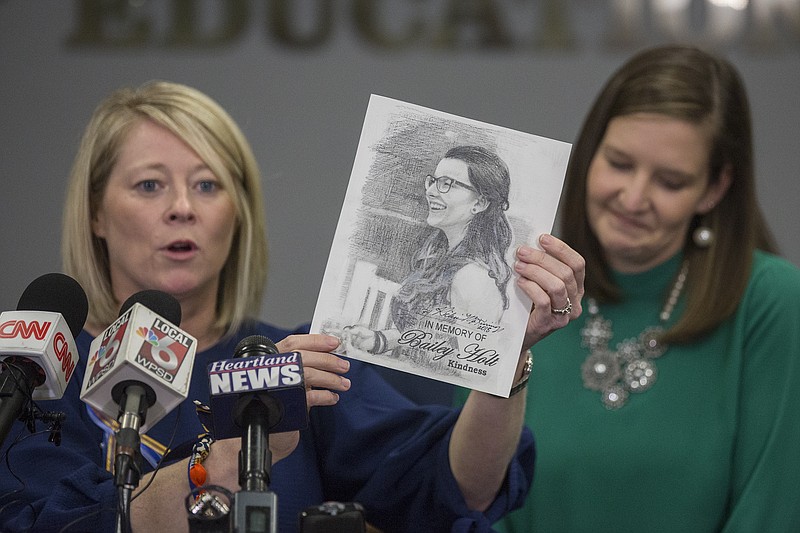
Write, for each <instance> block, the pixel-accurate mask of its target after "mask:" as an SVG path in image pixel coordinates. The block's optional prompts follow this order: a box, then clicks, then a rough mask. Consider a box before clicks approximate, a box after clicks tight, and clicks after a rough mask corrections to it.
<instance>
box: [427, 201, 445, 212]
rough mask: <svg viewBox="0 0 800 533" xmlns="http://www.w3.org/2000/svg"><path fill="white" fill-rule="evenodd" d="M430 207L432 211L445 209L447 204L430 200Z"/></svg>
mask: <svg viewBox="0 0 800 533" xmlns="http://www.w3.org/2000/svg"><path fill="white" fill-rule="evenodd" d="M428 208H429V209H430V210H431V211H443V210H445V209H447V206H446V205H444V204H441V203H439V202H428Z"/></svg>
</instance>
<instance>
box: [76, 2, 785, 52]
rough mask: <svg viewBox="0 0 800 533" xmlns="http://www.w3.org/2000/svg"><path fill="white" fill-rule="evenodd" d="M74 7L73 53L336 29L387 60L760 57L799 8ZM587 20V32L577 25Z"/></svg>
mask: <svg viewBox="0 0 800 533" xmlns="http://www.w3.org/2000/svg"><path fill="white" fill-rule="evenodd" d="M74 5H75V10H74V13H75V21H74V26H73V30H72V31H71V32H70V33H69V35H67V37H66V44H67V45H68V46H71V47H82V48H112V49H113V48H126V49H136V48H200V49H208V48H215V47H221V46H230V45H232V44H235V43H236V42H238V41H239V40H241V39H242V37H243V36H244V35H245V34H246V33H247V32H249V31H253V30H254V29H255V30H258V31H263V32H265V34H266V35H265V46H268V45H269V43H274V44H277V45H280V46H284V47H287V48H295V49H302V50H307V51H313V50H317V49H321V48H323V47H325V46H328V45H330V44H331V43H332V42H333V39H334V37H335V36H336V33H337V32H344V31H349V32H353V38H354V39H355V40H356V41H359V42H361V43H363V45H364V46H365V47H367V48H374V49H390V50H394V51H398V50H400V51H402V50H406V49H407V50H411V49H417V50H418V49H420V48H431V49H445V50H475V49H504V50H557V49H561V50H569V49H579V48H587V47H598V46H599V47H605V48H615V49H619V48H630V49H635V48H639V47H641V46H644V45H647V44H651V43H655V42H659V41H665V40H681V41H688V42H696V43H698V44H704V45H711V46H715V45H724V46H728V47H731V46H739V47H742V48H745V49H751V50H759V51H770V50H772V51H775V50H780V49H787V48H797V47H798V45H800V0H605V1H603V0H593V1H591V2H584V1H578V0H573V1H565V0H216V1H213V2H212V1H209V0H164V1H163V2H147V1H145V0H75V1H74ZM256 15H258V16H259V17H258V18H261V17H265V18H266V20H265V21H264V20H260V21H259V20H256ZM587 20H591V21H593V22H592V23H593V27H592V28H589V27H581V24H580V21H587ZM584 24H585V23H584ZM594 26H596V27H594ZM597 28H600V33H599V36H598V35H597ZM595 41H599V42H595Z"/></svg>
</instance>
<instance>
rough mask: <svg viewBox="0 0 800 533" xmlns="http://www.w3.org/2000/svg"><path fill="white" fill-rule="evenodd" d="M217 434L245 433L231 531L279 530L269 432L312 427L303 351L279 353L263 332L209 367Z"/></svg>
mask: <svg viewBox="0 0 800 533" xmlns="http://www.w3.org/2000/svg"><path fill="white" fill-rule="evenodd" d="M208 371H209V391H210V396H211V413H212V418H213V432H214V437H215V438H218V439H219V438H230V437H234V436H241V439H242V448H241V450H240V452H239V485H240V486H241V488H242V490H240V491H239V492H237V493H236V494H235V495H234V498H233V504H232V510H231V515H230V519H231V527H232V531H239V532H242V533H250V532H256V531H258V532H272V531H277V523H278V504H277V496H276V495H275V493H273V492H271V491H270V490H269V476H270V468H271V463H272V454H271V452H270V450H269V433H278V432H282V431H293V430H299V429H305V428H306V427H308V408H307V401H306V389H305V383H304V379H303V378H304V377H303V361H302V358H301V356H300V352H289V353H278V349H277V347H276V346H275V343H274V342H272V341H271V340H270V339H268V338H267V337H264V336H263V335H251V336H249V337H246V338H244V339H242V340H241V341H240V342H239V344H238V345H237V346H236V348H235V349H234V358H233V359H228V360H225V361H217V362H214V363H211V364H210V365H208Z"/></svg>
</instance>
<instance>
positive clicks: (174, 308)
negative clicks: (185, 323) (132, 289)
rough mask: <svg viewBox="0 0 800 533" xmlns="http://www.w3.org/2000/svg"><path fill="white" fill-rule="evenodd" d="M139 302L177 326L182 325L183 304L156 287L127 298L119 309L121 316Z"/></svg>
mask: <svg viewBox="0 0 800 533" xmlns="http://www.w3.org/2000/svg"><path fill="white" fill-rule="evenodd" d="M137 303H138V304H142V305H143V306H145V307H146V308H148V309H150V310H151V311H153V312H154V313H155V314H157V315H160V316H161V317H163V318H165V319H167V320H169V321H170V322H172V323H173V324H175V325H176V326H180V325H181V304H180V302H179V301H178V300H177V299H176V298H175V297H174V296H171V295H169V294H167V293H166V292H164V291H159V290H156V289H148V290H145V291H139V292H137V293H136V294H134V295H132V296H131V297H130V298H128V299H127V300H125V303H123V304H122V307H120V309H119V316H122V315H123V314H124V313H125V311H127V310H128V309H130V308H131V307H133V305H134V304H137Z"/></svg>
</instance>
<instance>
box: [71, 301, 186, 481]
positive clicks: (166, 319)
mask: <svg viewBox="0 0 800 533" xmlns="http://www.w3.org/2000/svg"><path fill="white" fill-rule="evenodd" d="M180 321H181V306H180V303H179V302H178V301H177V300H176V299H175V298H174V297H172V296H170V295H169V294H167V293H165V292H162V291H157V290H146V291H140V292H137V293H136V294H134V295H133V296H131V297H130V298H128V299H127V300H126V301H125V303H123V304H122V307H121V308H120V314H119V318H117V320H115V321H114V322H113V323H112V324H111V325H110V326H109V327H108V328H106V330H105V331H103V333H102V334H100V335H98V336H97V337H96V338H95V339H94V341H93V342H92V346H91V348H90V350H89V353H90V359H89V364H87V365H86V376H85V378H84V381H83V390H82V391H81V399H82V400H83V401H84V402H86V403H87V404H89V405H91V406H92V407H94V408H95V409H96V410H98V411H100V412H102V413H104V414H105V415H106V416H108V417H110V418H115V419H117V420H118V422H119V424H120V428H119V430H118V431H117V438H116V441H117V442H116V461H115V469H114V470H115V478H116V483H117V486H122V485H125V484H126V483H130V481H126V478H127V477H128V475H129V471H130V468H131V466H132V465H136V461H137V460H138V454H139V442H140V438H139V434H140V432H144V431H147V429H149V428H150V427H152V426H153V425H154V424H156V423H157V422H158V421H159V420H161V419H162V418H163V417H164V416H166V414H167V413H168V412H169V411H171V410H172V409H173V408H175V407H176V406H177V405H178V404H179V403H180V402H182V401H183V400H185V399H186V396H187V394H188V389H189V381H190V379H191V372H192V367H193V366H194V356H195V351H196V349H197V340H196V339H195V338H194V337H192V336H191V335H189V334H188V333H186V332H184V331H182V330H181V329H179V327H178V324H180Z"/></svg>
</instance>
